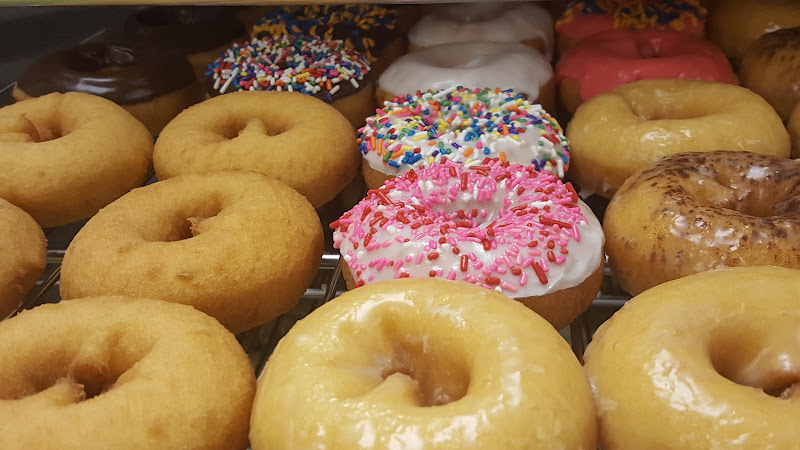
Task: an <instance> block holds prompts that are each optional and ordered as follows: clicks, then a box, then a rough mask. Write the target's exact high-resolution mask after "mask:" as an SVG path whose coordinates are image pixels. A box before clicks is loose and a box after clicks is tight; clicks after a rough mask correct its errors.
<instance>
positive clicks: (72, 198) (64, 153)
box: [0, 92, 153, 227]
mask: <svg viewBox="0 0 800 450" xmlns="http://www.w3.org/2000/svg"><path fill="white" fill-rule="evenodd" d="M152 155H153V136H152V135H151V134H150V132H148V131H147V128H145V126H144V125H142V124H141V123H140V122H139V121H138V120H136V119H135V118H134V117H133V116H132V115H130V113H128V112H127V111H125V110H124V109H122V108H121V107H120V106H117V105H115V104H114V103H113V102H112V101H110V100H106V99H104V98H101V97H97V96H94V95H90V94H84V93H80V92H68V93H66V94H59V93H53V94H46V95H43V96H41V97H37V98H32V99H29V100H24V101H21V102H18V103H16V104H13V105H9V106H6V107H4V108H2V109H0V167H2V168H3V170H0V198H4V199H6V200H8V201H9V202H11V203H13V204H14V205H15V206H17V207H19V208H22V209H23V210H24V211H25V212H27V213H28V214H30V215H31V216H33V218H34V219H36V221H37V222H39V225H41V226H43V227H54V226H58V225H64V224H67V223H70V222H75V221H77V220H80V219H85V218H87V217H90V216H92V215H93V214H94V213H96V212H97V211H98V210H99V209H100V208H102V207H103V206H105V205H107V204H109V203H111V202H112V201H114V200H115V199H116V198H118V197H119V196H121V195H122V194H124V193H126V192H128V191H129V190H131V189H133V188H134V187H137V186H139V185H141V183H142V182H144V180H145V178H146V177H147V173H148V171H149V169H150V162H151V159H152Z"/></svg>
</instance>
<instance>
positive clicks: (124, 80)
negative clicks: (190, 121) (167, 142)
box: [12, 43, 203, 136]
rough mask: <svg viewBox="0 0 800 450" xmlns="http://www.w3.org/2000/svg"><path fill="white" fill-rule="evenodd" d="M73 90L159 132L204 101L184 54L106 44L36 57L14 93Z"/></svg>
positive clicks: (27, 95)
mask: <svg viewBox="0 0 800 450" xmlns="http://www.w3.org/2000/svg"><path fill="white" fill-rule="evenodd" d="M72 91H78V92H85V93H87V94H94V95H99V96H101V97H104V98H107V99H109V100H111V101H113V102H114V103H116V104H118V105H120V106H122V107H123V108H124V109H125V110H126V111H128V112H129V113H131V114H132V115H133V116H134V117H136V119H137V120H139V121H140V122H142V123H143V124H144V125H145V126H146V127H147V129H148V130H150V133H152V134H153V135H154V136H156V135H158V133H159V132H160V131H161V129H162V128H164V125H166V124H167V123H168V122H169V121H170V120H172V119H173V118H174V117H175V116H177V115H178V113H180V112H181V111H183V110H184V109H185V108H187V107H189V106H191V105H193V104H195V103H197V102H199V101H201V100H202V99H203V93H202V90H201V89H200V86H199V85H198V84H197V81H196V80H195V76H194V72H193V71H192V66H191V65H190V64H189V62H188V61H187V60H186V58H184V57H183V56H181V55H174V54H172V55H171V54H169V53H165V52H162V51H159V50H156V49H150V51H147V50H145V49H133V48H127V47H122V46H118V45H111V44H101V43H86V44H83V45H79V46H78V47H73V48H70V49H67V50H61V51H58V52H55V53H53V54H50V55H47V56H45V57H43V58H41V59H39V60H37V61H35V62H34V63H33V64H31V65H30V66H29V67H28V68H27V69H26V70H25V72H23V73H22V75H21V76H20V78H19V81H17V84H16V85H15V86H14V91H13V92H12V95H13V96H14V98H15V99H16V100H18V101H21V100H25V99H27V98H30V97H39V96H42V95H45V94H49V93H51V92H62V93H63V92H72Z"/></svg>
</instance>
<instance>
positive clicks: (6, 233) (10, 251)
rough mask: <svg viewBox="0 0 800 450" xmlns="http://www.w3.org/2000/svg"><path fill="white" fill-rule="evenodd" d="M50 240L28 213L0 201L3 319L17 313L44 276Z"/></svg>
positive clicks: (0, 291)
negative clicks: (25, 298) (20, 305)
mask: <svg viewBox="0 0 800 450" xmlns="http://www.w3.org/2000/svg"><path fill="white" fill-rule="evenodd" d="M46 255H47V239H45V237H44V233H43V232H42V229H41V228H40V227H39V224H37V223H36V221H35V220H33V217H31V216H30V215H28V214H27V213H26V212H25V211H23V210H21V209H19V208H17V207H16V206H14V205H12V204H11V203H9V202H7V201H5V200H3V199H2V198H0V319H2V318H3V317H6V316H7V315H9V314H11V313H12V312H14V310H15V309H16V308H17V307H18V306H19V302H20V300H21V299H22V296H23V295H25V293H26V292H28V290H29V289H30V288H32V287H33V285H34V284H35V283H36V280H37V279H38V278H39V276H40V275H41V274H42V271H43V270H44V266H45V258H46Z"/></svg>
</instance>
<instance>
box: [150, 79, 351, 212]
mask: <svg viewBox="0 0 800 450" xmlns="http://www.w3.org/2000/svg"><path fill="white" fill-rule="evenodd" d="M360 160H361V157H360V155H359V153H358V150H357V147H356V138H355V133H354V131H353V128H352V127H351V126H350V123H349V122H348V121H347V119H345V118H344V116H342V115H341V114H340V113H339V112H337V111H336V110H335V109H334V108H333V107H331V106H330V105H328V104H326V103H325V102H323V101H322V100H319V99H316V98H313V97H311V96H308V95H304V94H300V93H295V92H266V91H242V92H233V93H230V94H225V95H220V96H218V97H214V98H211V99H208V100H206V101H204V102H202V103H199V104H197V105H194V106H192V107H191V108H189V109H187V110H186V111H184V112H182V113H181V114H180V115H178V117H176V118H175V120H173V121H172V122H171V123H170V124H169V125H167V127H166V128H164V131H163V132H162V133H161V135H160V136H159V137H158V141H157V142H156V150H155V154H154V164H155V170H156V175H158V179H159V180H165V179H167V178H171V177H174V176H176V175H181V174H186V173H196V172H207V171H212V170H222V169H233V170H249V171H254V172H260V173H263V174H266V175H268V176H270V177H273V178H276V179H278V180H280V181H283V182H284V183H286V184H288V185H289V186H290V187H292V188H293V189H295V190H297V191H298V192H300V193H301V194H303V195H304V196H306V198H307V199H308V201H309V202H311V204H312V205H314V206H315V207H319V206H322V205H323V204H325V203H326V202H328V201H329V200H331V199H332V198H333V197H335V196H336V194H338V193H339V192H340V191H341V190H342V189H344V187H345V186H347V184H348V183H349V182H350V181H351V180H352V179H353V177H354V176H355V175H356V173H357V172H358V166H359V162H360Z"/></svg>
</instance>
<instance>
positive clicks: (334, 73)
mask: <svg viewBox="0 0 800 450" xmlns="http://www.w3.org/2000/svg"><path fill="white" fill-rule="evenodd" d="M369 73H370V65H369V61H367V59H366V58H365V57H364V56H363V55H362V54H360V53H358V52H356V51H354V50H350V49H348V48H347V47H346V46H345V45H344V42H343V41H340V40H339V41H331V40H320V39H318V38H313V37H309V38H304V37H299V36H292V37H288V36H283V37H280V38H275V39H272V38H270V39H266V40H258V39H253V40H252V41H251V42H249V43H243V44H242V45H234V46H233V47H232V48H230V49H228V50H226V51H225V52H224V53H223V55H222V57H220V58H218V59H217V60H216V61H214V63H213V64H211V65H209V74H210V76H209V77H208V78H207V87H208V92H209V93H210V94H211V95H212V96H216V95H220V94H224V93H226V92H231V91H245V90H246V91H273V90H274V91H289V92H301V93H303V94H307V95H311V96H314V97H316V98H318V99H320V100H324V101H326V102H328V103H330V104H331V106H333V107H334V108H336V110H338V111H339V112H340V113H342V114H343V115H344V116H345V117H346V118H347V120H349V121H350V123H351V124H352V125H353V127H358V126H361V124H362V123H364V118H365V117H367V116H369V115H370V114H372V111H374V110H375V102H374V100H373V94H374V92H373V89H372V82H371V80H372V78H371V77H369Z"/></svg>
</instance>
